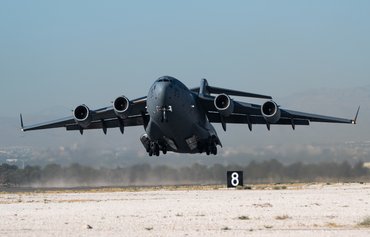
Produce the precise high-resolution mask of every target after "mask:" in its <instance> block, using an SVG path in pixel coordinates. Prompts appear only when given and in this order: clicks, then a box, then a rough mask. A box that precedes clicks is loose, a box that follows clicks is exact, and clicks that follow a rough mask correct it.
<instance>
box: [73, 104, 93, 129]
mask: <svg viewBox="0 0 370 237" xmlns="http://www.w3.org/2000/svg"><path fill="white" fill-rule="evenodd" d="M73 117H74V119H75V121H76V123H77V124H78V125H80V126H81V127H83V128H87V127H88V126H89V125H90V123H91V121H92V116H91V112H90V109H89V108H88V107H87V106H86V105H79V106H77V107H76V108H75V109H74V110H73Z"/></svg>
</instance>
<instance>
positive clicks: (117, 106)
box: [113, 96, 130, 119]
mask: <svg viewBox="0 0 370 237" xmlns="http://www.w3.org/2000/svg"><path fill="white" fill-rule="evenodd" d="M129 108H130V100H129V99H127V97H125V96H120V97H118V98H117V99H115V100H114V102H113V109H114V113H115V114H116V115H117V116H118V117H119V118H121V119H125V118H127V117H128V115H129Z"/></svg>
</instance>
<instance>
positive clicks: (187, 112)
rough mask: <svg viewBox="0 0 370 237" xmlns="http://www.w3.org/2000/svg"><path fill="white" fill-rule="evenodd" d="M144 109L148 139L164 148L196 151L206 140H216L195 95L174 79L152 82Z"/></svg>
mask: <svg viewBox="0 0 370 237" xmlns="http://www.w3.org/2000/svg"><path fill="white" fill-rule="evenodd" d="M147 112H148V114H149V116H150V120H149V123H148V126H147V128H146V132H147V135H148V138H149V139H150V140H151V141H154V142H158V143H159V145H161V144H165V145H166V146H167V150H171V151H175V152H179V153H197V152H201V151H200V150H199V148H200V147H204V146H205V145H206V144H207V143H208V142H211V140H210V139H212V138H213V139H214V140H218V138H217V134H216V131H215V129H214V127H213V126H212V125H211V124H210V123H209V121H208V119H207V117H206V114H205V112H204V111H203V109H202V108H201V107H200V106H199V104H198V102H197V95H196V94H195V93H193V92H192V91H190V90H189V89H188V88H187V87H186V86H185V85H184V84H183V83H182V82H180V81H179V80H177V79H175V78H172V77H168V76H165V77H161V78H159V79H158V80H157V81H155V82H154V84H153V85H152V86H151V88H150V90H149V93H148V96H147Z"/></svg>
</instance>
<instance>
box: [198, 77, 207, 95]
mask: <svg viewBox="0 0 370 237" xmlns="http://www.w3.org/2000/svg"><path fill="white" fill-rule="evenodd" d="M209 94H210V93H209V90H208V82H207V80H206V79H205V78H203V79H202V80H201V81H200V88H199V95H200V96H209Z"/></svg>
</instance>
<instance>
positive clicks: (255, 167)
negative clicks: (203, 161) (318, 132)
mask: <svg viewBox="0 0 370 237" xmlns="http://www.w3.org/2000/svg"><path fill="white" fill-rule="evenodd" d="M231 170H240V171H243V172H244V182H245V183H276V182H316V181H338V182H344V181H369V180H370V170H369V169H368V168H365V167H364V166H363V162H357V163H355V164H354V165H351V164H350V163H349V162H347V161H344V162H342V163H336V162H322V163H317V164H304V163H301V162H298V163H293V164H290V165H283V164H282V163H281V162H279V161H277V160H274V159H273V160H269V161H262V162H256V161H252V162H250V163H249V164H248V165H247V166H238V165H220V164H216V165H213V166H205V165H200V164H194V165H192V166H189V167H179V168H174V167H169V166H165V165H161V166H150V165H148V164H138V165H133V166H130V167H117V168H104V167H101V168H93V167H90V166H83V165H80V164H77V163H74V164H71V165H69V166H61V165H58V164H48V165H46V166H44V167H40V166H26V167H25V168H24V169H19V168H18V167H17V166H15V165H9V164H2V165H0V186H22V187H28V186H34V187H63V186H66V187H71V186H128V185H176V184H224V183H225V182H226V171H231Z"/></svg>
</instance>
